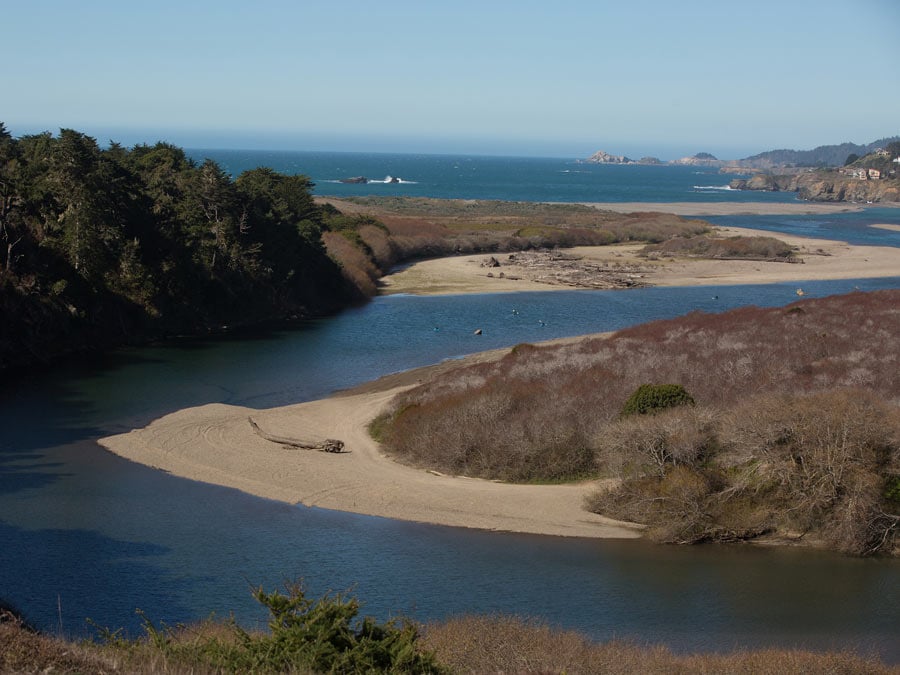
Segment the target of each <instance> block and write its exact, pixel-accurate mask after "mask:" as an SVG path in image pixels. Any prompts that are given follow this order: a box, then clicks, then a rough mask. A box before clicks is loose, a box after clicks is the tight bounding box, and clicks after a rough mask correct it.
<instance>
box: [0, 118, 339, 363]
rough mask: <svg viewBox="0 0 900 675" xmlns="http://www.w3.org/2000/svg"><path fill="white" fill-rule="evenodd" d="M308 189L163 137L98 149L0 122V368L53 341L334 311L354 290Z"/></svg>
mask: <svg viewBox="0 0 900 675" xmlns="http://www.w3.org/2000/svg"><path fill="white" fill-rule="evenodd" d="M312 188H313V184H312V182H311V181H310V179H309V178H307V177H306V176H286V175H282V174H279V173H276V172H275V171H273V170H271V169H267V168H257V169H253V170H252V171H247V172H245V173H243V174H241V175H240V176H238V177H237V179H232V177H231V176H230V175H228V174H227V173H226V172H225V171H223V170H222V168H221V167H220V166H218V165H217V164H216V163H215V162H213V161H211V160H206V161H204V162H203V163H202V164H199V165H198V164H196V163H195V162H193V161H192V160H191V159H190V158H188V157H187V156H186V154H185V152H184V151H183V150H182V149H181V148H178V147H175V146H173V145H170V144H167V143H157V144H155V145H138V146H136V147H134V148H132V149H130V150H129V149H126V148H123V147H122V146H121V145H118V144H116V143H111V144H110V146H109V147H108V148H106V149H104V148H101V147H100V146H99V145H98V144H97V141H96V140H95V139H93V138H91V137H90V136H87V135H85V134H83V133H80V132H78V131H75V130H72V129H62V130H60V132H59V134H58V135H56V136H54V135H52V134H51V133H49V132H45V133H41V134H34V135H29V136H23V137H20V138H13V137H12V136H11V135H10V133H9V132H8V131H7V129H6V127H5V125H4V124H3V123H0V310H2V311H3V312H4V316H6V317H13V318H14V319H16V321H14V322H10V321H5V322H4V323H5V327H4V328H2V329H0V369H2V368H3V367H6V366H8V365H13V364H16V363H24V362H28V361H30V360H33V357H34V356H40V354H35V351H37V352H41V351H42V350H44V349H46V350H48V352H53V351H58V350H56V349H54V347H53V346H52V345H51V344H50V342H51V341H52V340H53V339H59V338H61V337H62V336H64V335H66V336H68V338H67V339H69V340H70V341H71V342H72V343H78V342H79V341H81V342H84V343H87V344H91V343H95V342H97V341H100V342H106V341H111V342H113V343H120V342H122V341H123V340H127V339H132V338H134V339H137V336H142V335H159V334H162V335H165V334H171V333H184V332H197V331H202V330H207V329H209V328H211V327H216V326H219V325H221V324H232V325H233V324H235V323H252V322H256V321H260V320H264V319H267V318H276V317H285V316H309V315H313V314H321V313H324V312H328V311H332V310H335V309H337V308H339V307H341V306H344V305H345V304H346V303H347V302H349V301H350V300H351V299H352V298H353V295H354V290H353V289H352V288H351V287H350V286H349V285H348V283H347V282H346V281H345V280H344V278H343V276H342V274H341V270H340V267H339V266H338V264H337V263H335V262H334V261H333V260H332V259H331V258H330V257H329V256H328V255H327V253H326V251H325V247H324V246H323V244H322V239H321V235H322V231H323V229H326V228H327V224H325V223H324V221H323V215H322V212H321V209H320V208H319V207H318V206H317V205H316V204H315V202H314V200H313V196H312ZM54 336H55V338H54Z"/></svg>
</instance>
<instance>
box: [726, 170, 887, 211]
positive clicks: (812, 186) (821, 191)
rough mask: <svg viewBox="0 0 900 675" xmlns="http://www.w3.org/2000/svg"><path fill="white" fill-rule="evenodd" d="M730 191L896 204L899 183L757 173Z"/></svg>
mask: <svg viewBox="0 0 900 675" xmlns="http://www.w3.org/2000/svg"><path fill="white" fill-rule="evenodd" d="M729 185H730V187H731V188H732V189H734V190H763V191H767V192H796V193H797V196H798V197H799V198H800V199H806V200H808V201H814V202H873V203H879V202H882V203H883V202H888V203H891V202H900V180H898V179H887V180H860V179H858V178H853V177H851V176H846V175H842V174H839V173H837V172H834V171H812V172H807V173H798V174H794V175H777V176H776V175H771V174H758V175H756V176H753V177H751V178H737V179H735V180H733V181H731V183H730V184H729Z"/></svg>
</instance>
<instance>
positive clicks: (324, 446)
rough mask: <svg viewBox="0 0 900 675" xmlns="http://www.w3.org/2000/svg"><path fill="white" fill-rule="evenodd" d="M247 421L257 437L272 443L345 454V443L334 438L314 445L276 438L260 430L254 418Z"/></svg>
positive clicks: (286, 438)
mask: <svg viewBox="0 0 900 675" xmlns="http://www.w3.org/2000/svg"><path fill="white" fill-rule="evenodd" d="M247 420H248V421H249V422H250V427H251V428H252V429H253V432H254V433H255V434H256V435H257V436H259V437H260V438H264V439H266V440H267V441H271V442H272V443H278V444H280V445H286V446H287V447H289V448H302V449H303V450H319V451H320V452H344V441H339V440H336V439H334V438H326V439H325V440H324V441H320V442H318V443H312V442H309V441H301V440H298V439H296V438H290V437H289V436H275V435H273V434H267V433H266V432H265V431H263V430H262V429H260V428H259V425H258V424H257V423H256V422H254V421H253V418H252V417H248V418H247Z"/></svg>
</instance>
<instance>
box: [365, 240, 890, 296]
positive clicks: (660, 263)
mask: <svg viewBox="0 0 900 675" xmlns="http://www.w3.org/2000/svg"><path fill="white" fill-rule="evenodd" d="M715 230H716V232H717V233H719V234H721V235H723V236H730V237H733V236H765V237H776V238H778V239H780V240H782V241H784V242H786V243H788V244H789V245H791V246H792V247H794V248H795V249H796V255H797V256H798V257H799V259H800V260H801V261H802V262H801V263H785V262H771V261H764V260H715V259H704V258H684V257H682V258H668V257H667V258H664V259H657V260H650V259H646V258H641V257H640V256H639V255H638V253H639V252H640V250H641V249H643V248H644V245H643V244H624V245H612V246H581V247H575V248H571V249H565V250H564V251H563V253H564V254H565V257H566V258H577V259H578V261H577V263H571V260H562V259H561V260H560V264H559V265H558V267H561V266H563V263H566V265H565V266H567V267H576V268H578V269H576V270H575V272H574V273H571V274H563V273H560V272H558V271H554V269H553V268H552V265H541V266H540V267H539V268H537V267H532V268H531V269H529V268H528V267H525V266H522V265H519V264H517V263H516V260H510V256H509V255H500V254H497V255H492V254H476V255H465V256H458V257H453V258H436V259H432V260H423V261H420V262H416V263H413V264H411V265H408V266H406V267H404V268H403V269H401V270H399V271H397V272H394V273H392V274H388V275H387V276H385V277H382V279H381V289H380V290H381V292H382V293H383V294H387V295H390V294H397V293H407V294H412V295H449V294H461V293H511V292H516V291H554V290H572V289H573V288H604V287H606V288H611V287H614V286H612V285H607V286H604V285H603V284H604V279H609V277H610V275H611V276H612V277H613V278H614V280H617V281H619V282H621V281H622V280H623V279H624V281H625V282H626V283H633V284H634V285H649V286H711V285H732V284H767V283H780V282H798V283H801V282H803V281H820V280H829V279H867V278H877V277H892V276H897V275H900V248H898V247H892V246H859V245H853V244H847V243H846V242H841V241H833V240H829V239H809V238H805V237H798V236H794V235H786V234H781V233H777V232H769V231H765V230H752V229H748V228H739V227H716V228H715ZM516 257H521V254H518V255H517V256H516ZM491 258H495V260H497V262H498V263H499V267H486V266H485V264H486V263H487V261H489V260H490V259H491ZM501 272H502V276H501ZM619 287H621V286H619Z"/></svg>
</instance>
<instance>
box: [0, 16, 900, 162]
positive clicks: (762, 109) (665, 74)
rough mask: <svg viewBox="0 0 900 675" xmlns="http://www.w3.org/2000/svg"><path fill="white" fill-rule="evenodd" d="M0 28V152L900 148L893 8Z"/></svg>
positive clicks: (82, 21)
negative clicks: (92, 143) (70, 140)
mask: <svg viewBox="0 0 900 675" xmlns="http://www.w3.org/2000/svg"><path fill="white" fill-rule="evenodd" d="M0 22H2V23H3V24H4V28H3V30H2V39H0V63H2V64H3V77H2V81H0V82H2V83H0V121H2V122H4V123H5V124H6V127H7V129H8V130H9V131H10V132H11V133H12V134H13V135H14V136H20V135H23V134H28V133H37V132H41V131H45V130H49V131H52V132H54V133H55V132H57V131H58V130H59V129H60V128H73V129H77V130H79V131H82V132H85V133H88V134H90V135H92V136H94V137H96V138H97V140H98V141H100V142H101V143H102V144H105V143H106V142H107V141H109V140H115V141H118V142H120V143H122V144H124V145H126V146H131V145H134V144H136V143H153V142H155V141H157V140H165V141H168V142H171V143H175V144H177V145H181V146H185V147H190V148H236V149H257V148H259V149H283V150H335V151H363V152H412V153H459V154H483V155H491V154H499V155H520V156H553V157H587V156H589V155H590V154H592V153H593V152H595V151H597V150H605V151H607V152H610V153H612V154H619V155H627V156H629V157H632V158H638V157H642V156H645V155H651V156H656V157H659V158H661V159H675V158H677V157H681V156H684V155H693V154H695V153H697V152H701V151H702V152H711V153H713V154H715V155H716V156H718V157H719V158H722V159H735V158H740V157H746V156H748V155H751V154H755V153H758V152H762V151H765V150H771V149H776V148H792V149H798V150H803V149H811V148H813V147H816V146H818V145H825V144H833V143H841V142H844V141H851V142H854V143H860V144H862V143H869V142H871V141H874V140H876V139H880V138H883V137H886V136H893V135H897V134H900V1H898V0H852V1H850V0H809V1H807V0H780V1H777V2H775V1H772V0H752V1H750V2H739V3H736V2H729V1H728V0H717V1H716V2H707V1H706V0H696V1H692V0H628V1H627V2H625V1H622V0H616V1H607V0H593V1H583V2H582V1H567V0H556V1H551V2H548V1H547V0H542V1H541V2H532V1H530V0H519V1H517V2H506V1H504V0H498V1H495V2H491V1H490V0H478V1H469V0H456V1H454V2H440V3H437V2H429V1H428V0H418V1H417V2H408V1H406V0H391V1H390V2H386V1H383V0H382V1H379V0H369V1H367V2H360V1H358V0H339V1H336V2H325V1H318V2H313V1H311V0H293V1H290V0H262V1H260V2H257V3H250V2H247V0H240V2H236V1H232V0H180V1H178V2H175V1H171V0H155V1H154V2H152V3H151V2H141V3H132V2H122V0H80V1H79V2H72V1H68V0H55V1H54V0H28V1H27V2H25V1H21V0H0Z"/></svg>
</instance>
